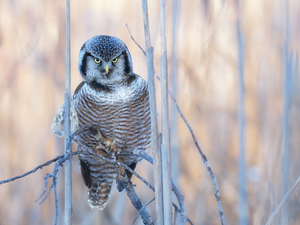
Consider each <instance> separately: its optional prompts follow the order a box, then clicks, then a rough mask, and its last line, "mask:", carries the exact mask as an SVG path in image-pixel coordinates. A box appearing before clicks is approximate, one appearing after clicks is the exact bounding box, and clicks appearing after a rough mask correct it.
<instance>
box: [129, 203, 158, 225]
mask: <svg viewBox="0 0 300 225" xmlns="http://www.w3.org/2000/svg"><path fill="white" fill-rule="evenodd" d="M154 200H155V197H154V198H152V199H151V200H150V201H149V202H147V204H146V205H144V206H143V208H141V209H140V211H139V212H138V214H137V215H136V217H135V218H134V220H133V222H132V225H134V223H135V221H136V220H137V218H138V217H139V215H140V213H141V212H142V210H143V209H144V208H145V207H147V206H148V205H149V204H150V203H151V202H153V201H154Z"/></svg>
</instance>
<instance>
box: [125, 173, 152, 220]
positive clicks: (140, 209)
mask: <svg viewBox="0 0 300 225" xmlns="http://www.w3.org/2000/svg"><path fill="white" fill-rule="evenodd" d="M119 180H120V182H122V183H123V185H124V187H125V190H126V193H127V196H128V198H129V199H130V201H131V203H132V205H133V206H134V207H135V208H136V210H137V211H138V212H139V214H140V215H141V218H142V220H143V223H144V224H146V225H154V222H153V221H152V218H151V217H150V215H149V213H148V211H147V209H146V208H145V206H143V204H142V202H141V200H140V199H139V197H138V196H137V194H136V192H135V190H134V188H133V186H132V183H131V181H130V180H128V178H127V176H126V173H125V172H124V176H121V177H119Z"/></svg>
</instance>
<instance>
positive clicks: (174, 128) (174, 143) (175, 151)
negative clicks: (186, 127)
mask: <svg viewBox="0 0 300 225" xmlns="http://www.w3.org/2000/svg"><path fill="white" fill-rule="evenodd" d="M178 3H179V1H178V0H174V3H173V24H172V39H173V40H172V58H171V77H172V82H171V87H172V93H173V96H174V97H175V99H177V24H178V23H177V21H178V20H177V18H178ZM170 117H171V149H172V161H173V163H172V177H173V180H174V182H175V183H176V182H177V179H178V176H179V170H178V165H179V147H178V123H177V108H176V104H175V102H172V103H171V113H170Z"/></svg>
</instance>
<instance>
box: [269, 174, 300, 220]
mask: <svg viewBox="0 0 300 225" xmlns="http://www.w3.org/2000/svg"><path fill="white" fill-rule="evenodd" d="M299 183H300V176H299V177H298V179H297V180H296V182H295V183H294V184H293V185H292V187H291V188H290V189H289V191H288V192H287V193H286V195H285V196H284V198H283V199H282V200H281V202H280V204H279V205H278V206H277V208H276V209H275V211H274V212H273V214H272V216H271V217H270V219H269V220H268V222H267V223H266V225H270V224H272V223H273V222H274V220H275V218H276V216H277V215H278V213H279V212H280V210H281V209H282V207H283V206H284V205H285V204H286V202H287V201H288V200H289V198H290V197H291V195H292V193H293V192H294V191H295V189H296V187H297V186H298V184H299Z"/></svg>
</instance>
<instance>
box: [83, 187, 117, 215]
mask: <svg viewBox="0 0 300 225" xmlns="http://www.w3.org/2000/svg"><path fill="white" fill-rule="evenodd" d="M111 186H112V182H110V183H108V182H102V183H100V184H94V185H93V186H92V187H91V188H89V190H88V201H87V202H88V204H89V206H90V207H91V208H97V209H100V210H103V209H104V208H105V206H106V205H107V203H108V199H109V196H110V191H111Z"/></svg>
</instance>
